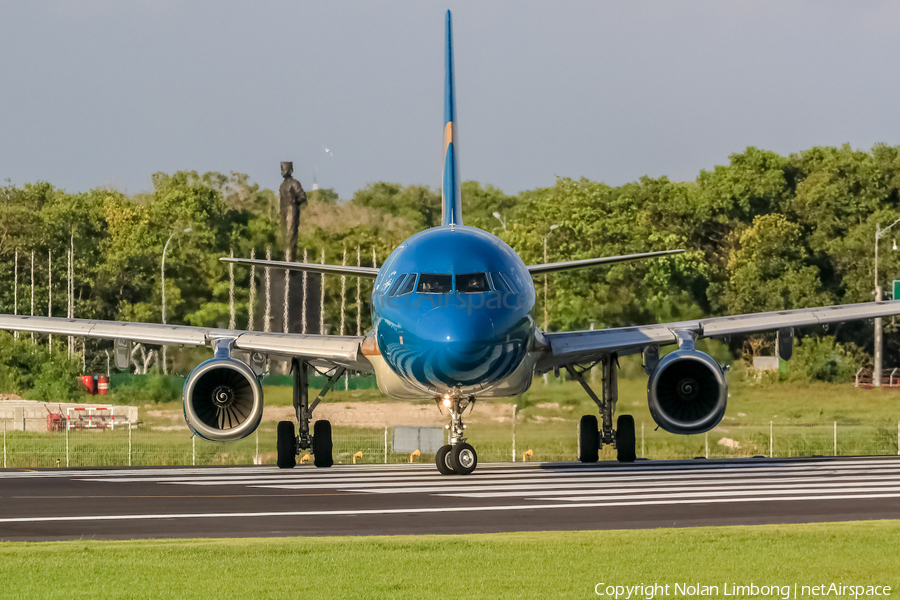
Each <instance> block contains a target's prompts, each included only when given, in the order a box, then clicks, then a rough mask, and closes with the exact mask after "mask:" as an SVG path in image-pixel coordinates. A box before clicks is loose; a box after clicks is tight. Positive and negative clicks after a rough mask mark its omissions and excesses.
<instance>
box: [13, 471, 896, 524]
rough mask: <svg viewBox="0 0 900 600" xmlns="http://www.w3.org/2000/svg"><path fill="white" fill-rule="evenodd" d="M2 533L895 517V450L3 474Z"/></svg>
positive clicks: (766, 520)
mask: <svg viewBox="0 0 900 600" xmlns="http://www.w3.org/2000/svg"><path fill="white" fill-rule="evenodd" d="M0 507H2V512H0V540H5V541H11V540H30V541H37V540H62V539H82V538H97V539H131V538H167V537H182V538H186V537H246V536H289V535H314V536H323V535H380V534H388V535H393V534H425V533H438V534H447V533H488V532H502V531H542V530H569V529H626V528H627V529H630V528H652V527H688V526H701V525H735V524H760V523H799V522H817V521H843V520H861V519H896V518H900V458H898V457H855V458H853V457H848V458H806V459H745V460H693V461H638V462H636V463H633V464H630V465H624V464H618V463H597V464H596V465H581V464H578V463H554V464H546V463H545V464H536V463H526V464H522V463H518V464H510V463H497V464H486V465H479V467H478V469H477V470H476V471H475V473H474V474H472V475H470V476H468V477H460V476H449V477H447V476H441V475H439V474H438V473H437V471H436V470H435V467H434V465H431V464H423V465H343V466H336V467H334V468H332V469H319V470H317V469H315V468H313V467H305V466H304V467H298V468H296V469H293V470H288V471H283V470H279V469H277V468H275V467H269V466H237V467H169V468H140V469H117V468H116V469H114V468H109V469H70V470H64V469H63V470H43V471H25V470H0Z"/></svg>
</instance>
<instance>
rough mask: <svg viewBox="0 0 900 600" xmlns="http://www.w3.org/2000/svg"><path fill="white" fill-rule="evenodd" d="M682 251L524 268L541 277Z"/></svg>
mask: <svg viewBox="0 0 900 600" xmlns="http://www.w3.org/2000/svg"><path fill="white" fill-rule="evenodd" d="M682 252H684V250H662V251H661V252H641V253H640V254H623V255H622V256H603V257H600V258H586V259H584V260H567V261H564V262H556V263H547V264H543V265H528V266H527V267H526V268H527V269H528V272H529V273H531V274H532V275H542V274H544V273H555V272H557V271H569V270H572V269H587V268H589V267H597V266H600V265H611V264H615V263H620V262H628V261H632V260H643V259H645V258H657V257H660V256H671V255H672V254H681V253H682Z"/></svg>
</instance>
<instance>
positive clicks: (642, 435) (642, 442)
mask: <svg viewBox="0 0 900 600" xmlns="http://www.w3.org/2000/svg"><path fill="white" fill-rule="evenodd" d="M641 458H644V423H643V422H642V423H641Z"/></svg>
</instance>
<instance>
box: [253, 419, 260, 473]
mask: <svg viewBox="0 0 900 600" xmlns="http://www.w3.org/2000/svg"><path fill="white" fill-rule="evenodd" d="M258 462H259V427H257V428H256V454H255V455H254V456H253V464H254V465H255V464H256V463H258ZM260 464H262V463H260Z"/></svg>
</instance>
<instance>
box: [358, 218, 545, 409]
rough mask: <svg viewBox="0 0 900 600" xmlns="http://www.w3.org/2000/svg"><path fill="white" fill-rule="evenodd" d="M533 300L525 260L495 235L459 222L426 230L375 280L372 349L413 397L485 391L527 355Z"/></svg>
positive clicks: (499, 382) (402, 248) (408, 242)
mask: <svg viewBox="0 0 900 600" xmlns="http://www.w3.org/2000/svg"><path fill="white" fill-rule="evenodd" d="M534 298H535V295H534V284H533V283H532V280H531V276H530V274H529V273H528V270H527V268H526V267H525V263H524V262H522V259H521V258H519V255H518V254H516V252H515V251H514V250H513V249H512V248H510V247H509V245H508V244H506V243H505V242H504V241H503V240H501V239H500V238H498V237H496V236H494V235H491V234H490V233H488V232H486V231H483V230H481V229H477V228H475V227H465V226H461V225H451V226H442V227H434V228H432V229H428V230H425V231H423V232H421V233H418V234H416V235H414V236H412V237H411V238H409V239H408V240H406V241H405V242H403V243H402V244H400V246H398V247H397V248H396V249H395V250H394V251H393V252H392V253H391V255H390V257H388V259H387V261H385V263H384V265H383V266H382V267H381V269H380V272H379V274H378V277H377V278H376V279H375V286H374V291H373V293H372V317H373V332H374V337H375V341H376V343H377V347H378V352H379V354H380V355H381V357H382V358H383V359H384V361H385V363H386V365H387V366H388V367H389V368H390V370H391V371H392V372H393V373H394V374H395V375H396V376H397V377H399V378H400V379H402V380H403V381H404V382H405V383H406V384H408V386H410V388H412V389H415V390H417V391H418V394H419V395H423V396H428V395H440V394H455V395H462V394H466V395H469V394H478V393H479V392H485V391H489V390H490V389H492V388H494V387H496V386H498V385H502V384H503V382H504V381H505V380H507V379H508V378H510V377H511V376H512V375H513V374H514V373H515V372H516V371H517V369H519V367H520V366H522V364H523V361H525V359H526V355H527V353H528V350H529V348H530V345H531V343H532V340H533V339H534V320H533V319H532V316H531V310H532V308H533V306H534ZM530 377H531V374H530V369H529V374H528V379H529V380H530Z"/></svg>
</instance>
